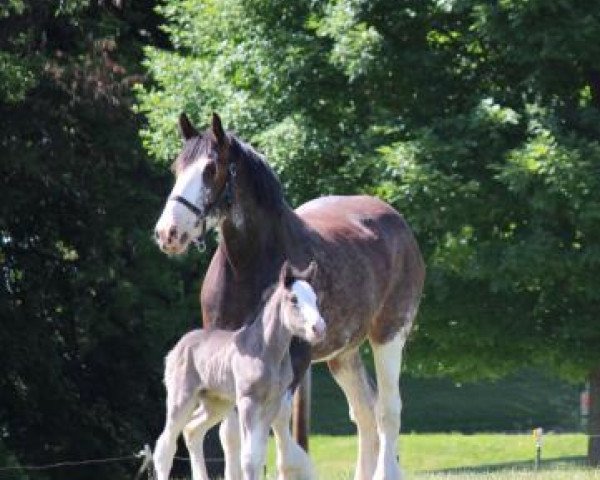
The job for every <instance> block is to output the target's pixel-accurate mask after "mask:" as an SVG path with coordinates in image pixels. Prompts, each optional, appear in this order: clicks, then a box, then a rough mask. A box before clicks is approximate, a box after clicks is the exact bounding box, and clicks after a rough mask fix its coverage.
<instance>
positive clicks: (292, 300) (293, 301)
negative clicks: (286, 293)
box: [290, 295, 298, 305]
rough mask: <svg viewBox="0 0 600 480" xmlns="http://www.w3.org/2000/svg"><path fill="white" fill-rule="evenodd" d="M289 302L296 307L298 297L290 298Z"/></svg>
mask: <svg viewBox="0 0 600 480" xmlns="http://www.w3.org/2000/svg"><path fill="white" fill-rule="evenodd" d="M290 302H292V305H298V297H297V296H296V295H292V296H291V297H290Z"/></svg>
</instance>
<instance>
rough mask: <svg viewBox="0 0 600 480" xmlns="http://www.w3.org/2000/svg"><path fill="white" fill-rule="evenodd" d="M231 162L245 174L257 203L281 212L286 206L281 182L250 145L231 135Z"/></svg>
mask: <svg viewBox="0 0 600 480" xmlns="http://www.w3.org/2000/svg"><path fill="white" fill-rule="evenodd" d="M230 140H231V145H230V150H229V151H230V161H232V162H235V163H236V164H237V165H238V168H241V169H243V170H244V172H245V176H246V181H247V186H248V188H250V189H251V191H252V195H253V197H254V199H255V200H256V203H257V204H258V205H259V206H260V207H263V208H265V209H274V210H275V211H280V210H281V208H282V207H283V206H284V205H285V199H284V197H283V190H282V188H281V182H280V181H279V178H277V175H276V174H275V172H274V171H273V169H272V168H271V167H270V166H269V164H268V163H267V162H266V161H265V160H264V159H263V158H262V157H261V155H259V154H258V153H257V152H256V151H255V150H254V149H253V148H252V147H251V146H250V145H248V144H246V143H243V142H241V141H240V140H238V139H237V138H236V137H235V136H233V135H230Z"/></svg>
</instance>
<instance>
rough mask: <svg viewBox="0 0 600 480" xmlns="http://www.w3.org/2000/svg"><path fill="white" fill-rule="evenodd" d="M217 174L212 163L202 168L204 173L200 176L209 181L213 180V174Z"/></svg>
mask: <svg viewBox="0 0 600 480" xmlns="http://www.w3.org/2000/svg"><path fill="white" fill-rule="evenodd" d="M216 172H217V167H216V166H215V164H214V163H212V162H211V163H209V164H207V165H206V167H204V172H202V175H203V176H204V179H205V180H210V179H211V178H213V177H214V176H215V173H216Z"/></svg>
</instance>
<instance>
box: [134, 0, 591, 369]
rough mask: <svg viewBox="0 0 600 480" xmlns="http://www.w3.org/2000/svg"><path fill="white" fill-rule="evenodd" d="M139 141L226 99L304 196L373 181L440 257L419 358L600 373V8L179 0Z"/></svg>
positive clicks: (236, 121)
mask: <svg viewBox="0 0 600 480" xmlns="http://www.w3.org/2000/svg"><path fill="white" fill-rule="evenodd" d="M161 13H162V14H163V15H164V16H165V17H166V18H167V24H166V26H165V30H166V32H167V33H168V34H169V37H170V39H171V40H172V42H173V44H174V46H175V50H174V51H164V50H161V49H158V48H148V49H147V51H146V67H147V68H148V70H149V73H150V74H151V76H152V78H153V79H154V84H153V86H152V87H150V88H147V89H141V90H140V91H139V99H140V110H141V111H142V112H144V113H145V114H146V116H147V117H148V119H149V127H148V128H147V129H146V130H144V132H143V138H144V141H145V145H146V147H147V148H148V150H149V151H150V152H151V153H152V154H153V155H155V156H156V157H158V158H163V159H166V158H169V157H170V156H171V155H172V154H173V152H174V151H176V150H177V148H178V145H177V141H176V135H175V118H176V115H177V114H178V113H179V112H180V111H182V110H185V111H188V112H190V113H191V114H192V116H193V117H195V119H196V120H197V121H199V122H200V123H202V121H203V120H205V119H207V118H208V114H209V112H210V111H211V110H218V111H220V112H221V113H222V114H223V117H224V118H225V119H226V121H227V122H229V123H230V125H231V126H233V127H235V129H236V130H238V132H239V133H240V134H241V135H242V136H243V137H245V138H247V139H249V140H250V141H252V142H253V143H254V144H256V145H257V147H258V148H259V149H260V150H262V151H263V152H264V153H265V154H266V155H267V157H268V158H269V161H270V162H271V163H272V164H273V165H274V166H275V168H276V169H277V170H278V172H279V173H280V174H281V176H282V178H283V180H284V183H285V187H286V192H287V193H288V198H289V199H291V201H292V203H293V204H298V203H300V202H301V201H304V200H306V199H308V198H311V197H314V196H316V195H319V194H325V193H331V192H337V193H347V192H357V191H366V192H372V193H375V194H377V195H379V196H381V197H382V198H384V199H386V200H388V201H390V202H391V203H392V204H393V205H395V206H396V207H398V208H399V209H400V210H401V211H402V212H403V213H404V214H405V215H406V217H407V218H408V220H409V221H410V223H411V224H412V225H413V227H414V229H415V230H416V232H417V235H418V238H419V240H420V243H421V245H422V247H423V250H424V251H425V253H426V257H427V264H428V267H429V277H428V283H427V290H426V296H425V299H424V302H423V307H422V314H421V317H420V321H419V327H418V333H417V335H416V337H415V341H414V342H413V345H412V346H411V352H410V355H409V356H408V362H409V366H410V368H411V369H413V370H415V371H419V372H422V373H427V374H452V375H455V376H457V377H463V378H464V377H466V378H475V377H481V376H497V375H500V374H502V373H505V372H508V371H510V370H513V369H515V368H517V367H519V366H520V365H522V364H523V363H536V364H541V365H543V366H551V367H552V368H554V369H555V370H557V371H559V372H561V373H563V374H565V375H566V376H569V377H570V378H572V379H580V378H582V377H584V376H585V375H586V374H587V373H588V372H589V371H590V369H592V368H593V367H594V366H595V365H597V364H598V361H599V359H598V356H597V348H596V345H597V344H598V341H599V340H600V338H599V337H598V335H599V334H598V332H599V330H598V329H597V328H595V325H597V319H596V318H595V317H596V315H597V313H596V312H597V311H598V294H597V291H598V288H597V282H595V281H594V278H593V277H594V275H593V273H592V272H594V271H597V270H598V261H599V260H600V257H599V255H598V253H599V252H598V249H597V245H598V228H597V227H596V225H597V215H598V214H597V211H598V209H597V205H598V201H599V199H600V197H599V196H598V193H597V192H598V191H599V189H598V186H599V185H598V178H599V177H598V165H599V161H600V158H599V157H598V154H599V150H598V148H599V144H598V138H599V135H598V133H599V131H598V125H599V122H598V120H599V118H598V113H599V112H598V106H599V104H600V95H599V93H600V83H599V76H598V75H599V71H600V65H599V64H598V59H599V58H600V52H599V51H598V49H599V48H600V47H599V46H598V43H597V42H595V41H594V39H595V38H597V36H598V34H599V33H600V14H599V13H598V12H597V9H594V8H590V5H588V4H587V3H586V2H583V3H582V2H573V1H563V0H550V1H545V0H544V1H542V0H539V1H538V0H532V1H521V0H501V1H498V2H482V1H470V0H464V1H463V0H455V1H452V0H448V1H442V0H439V1H411V0H406V1H400V2H398V1H397V0H394V1H392V0H378V1H362V0H336V1H316V2H315V1H300V2H283V1H282V2H279V1H260V0H255V1H250V0H214V1H201V0H196V1H187V2H165V3H164V4H163V5H162V7H161Z"/></svg>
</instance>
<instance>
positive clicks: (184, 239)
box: [179, 232, 190, 245]
mask: <svg viewBox="0 0 600 480" xmlns="http://www.w3.org/2000/svg"><path fill="white" fill-rule="evenodd" d="M189 237H190V236H189V235H188V234H187V233H185V232H184V233H182V234H181V238H180V239H179V243H181V244H182V245H183V244H184V243H185V242H187V240H188V238H189Z"/></svg>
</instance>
